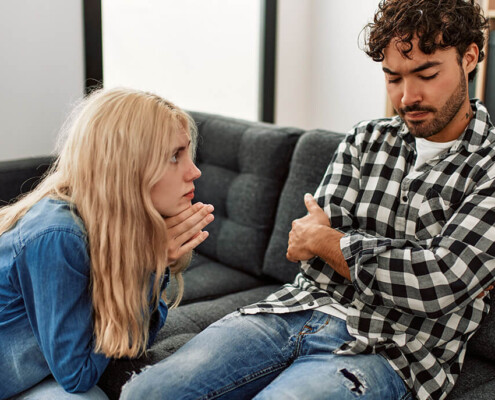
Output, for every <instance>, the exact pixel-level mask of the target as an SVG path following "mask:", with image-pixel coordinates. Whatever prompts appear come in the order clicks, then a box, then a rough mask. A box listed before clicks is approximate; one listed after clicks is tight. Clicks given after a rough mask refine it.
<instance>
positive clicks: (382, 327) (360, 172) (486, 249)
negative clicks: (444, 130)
mask: <svg viewBox="0 0 495 400" xmlns="http://www.w3.org/2000/svg"><path fill="white" fill-rule="evenodd" d="M471 106H472V108H473V112H474V114H475V115H474V118H473V119H472V120H471V121H470V123H469V125H468V127H467V128H466V130H465V132H464V133H463V134H462V135H461V137H460V138H459V139H458V140H457V141H456V142H455V143H454V145H453V146H452V147H451V148H450V150H447V151H446V152H444V153H442V154H440V155H439V156H437V157H436V158H434V159H432V160H430V161H429V162H428V163H427V164H426V165H423V166H422V167H420V168H419V169H418V170H417V171H415V170H414V162H415V159H416V150H415V140H414V138H413V137H412V136H411V134H410V133H409V131H408V129H407V127H406V125H405V124H404V123H403V122H402V121H401V119H400V118H398V117H394V118H388V119H380V120H375V121H368V122H363V123H360V124H358V125H357V126H356V127H355V128H354V129H353V131H352V132H351V133H350V134H348V135H347V137H346V139H345V140H344V141H343V142H342V143H341V144H340V147H339V148H338V150H337V152H336V154H335V155H334V157H333V159H332V162H331V163H330V165H329V167H328V170H327V172H326V174H325V176H324V178H323V180H322V182H321V184H320V186H319V188H318V189H317V191H316V194H315V198H316V199H317V201H318V203H319V204H320V206H321V207H322V208H323V209H324V211H325V212H326V213H327V215H328V216H329V220H330V224H331V226H332V227H333V228H335V229H338V230H340V231H341V232H343V233H344V234H345V236H344V237H343V238H342V239H341V241H340V246H341V250H342V252H343V254H344V257H345V259H346V261H347V264H348V266H349V268H350V273H351V277H352V278H351V279H352V282H351V281H348V280H346V279H344V278H342V277H341V276H340V275H338V274H337V273H335V272H334V271H333V269H332V268H331V267H329V266H328V265H327V264H325V262H324V261H322V260H321V259H320V258H314V259H312V260H310V261H309V262H302V263H301V265H300V273H299V274H298V275H297V276H296V278H295V281H294V282H293V283H292V284H287V285H285V286H283V287H282V288H281V289H280V290H279V291H277V292H276V293H274V294H272V295H270V296H269V297H268V298H266V299H265V300H263V301H261V302H259V303H257V304H254V305H250V306H247V307H244V308H242V309H241V310H240V311H241V312H242V313H244V314H256V313H262V312H269V313H287V312H295V311H300V310H309V309H314V308H317V307H320V306H323V305H327V304H332V303H340V304H342V305H344V306H346V307H347V310H348V312H347V314H348V315H347V327H348V330H349V332H350V334H351V335H352V336H353V337H354V340H353V341H351V342H348V343H346V344H344V345H343V346H342V347H341V348H340V349H339V350H338V351H337V354H360V353H376V354H381V355H383V356H384V357H385V358H386V359H387V360H388V361H389V363H390V364H391V365H392V367H393V368H394V370H395V371H397V373H398V374H399V375H400V376H401V377H402V379H403V380H404V381H405V383H406V384H407V386H408V387H409V388H410V389H411V390H412V392H413V393H414V394H415V395H416V396H417V397H418V398H419V399H444V398H445V397H446V396H447V393H448V392H449V391H450V390H451V389H452V387H453V385H454V383H455V380H456V379H457V377H458V375H459V373H460V371H461V367H462V364H463V361H464V356H465V352H466V343H467V341H468V340H469V338H470V337H471V336H472V335H473V334H474V332H475V331H476V330H477V328H478V327H479V325H480V323H481V322H482V320H483V318H484V317H485V316H486V314H487V313H488V310H489V304H488V298H487V297H488V296H485V297H484V298H483V299H478V298H477V296H478V295H479V294H480V292H481V291H482V290H483V289H484V288H486V287H488V286H489V285H490V284H492V283H494V281H495V128H494V127H493V125H492V124H491V123H490V121H489V117H488V115H487V110H486V108H485V107H484V106H483V105H482V104H481V103H480V102H479V101H478V102H475V101H472V102H471Z"/></svg>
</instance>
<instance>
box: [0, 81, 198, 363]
mask: <svg viewBox="0 0 495 400" xmlns="http://www.w3.org/2000/svg"><path fill="white" fill-rule="evenodd" d="M64 130H65V132H66V133H65V135H64V144H63V147H62V149H61V151H60V154H59V156H58V157H57V159H56V161H55V163H54V165H53V166H52V168H51V170H50V172H49V173H48V174H47V175H46V177H45V178H44V179H43V180H42V182H41V183H40V184H39V185H38V187H37V188H36V189H35V190H34V191H33V192H31V193H29V194H28V195H26V196H25V197H23V198H21V199H20V200H19V201H17V202H16V203H14V204H12V205H9V206H6V207H3V208H1V209H0V235H1V234H3V233H4V232H5V231H7V230H9V229H10V228H11V227H12V226H13V225H14V224H15V223H16V222H17V221H18V220H19V219H20V218H21V217H22V216H23V215H24V214H25V213H26V212H27V211H28V210H29V209H30V208H31V207H32V206H33V205H34V204H35V203H36V202H38V201H39V200H40V199H42V198H43V197H46V196H50V197H54V198H60V199H63V200H66V201H68V202H69V203H70V204H71V205H72V206H73V207H74V209H75V210H74V211H77V213H78V214H79V215H80V216H81V219H82V221H83V222H84V228H85V230H86V232H87V237H88V251H89V255H90V260H91V291H92V300H93V307H94V334H95V351H97V352H101V353H103V354H105V355H106V356H108V357H117V358H118V357H123V356H127V357H135V356H138V355H140V354H142V353H143V352H144V351H145V350H146V344H147V342H148V330H149V321H150V315H151V311H152V310H150V300H151V304H153V305H154V306H155V308H156V307H157V305H158V302H159V296H160V285H161V282H162V280H163V278H164V274H165V270H166V267H167V264H168V263H167V230H166V225H165V222H164V219H163V217H162V216H161V215H160V214H159V213H158V212H157V211H156V209H155V208H154V206H153V203H152V201H151V196H150V192H151V188H152V186H153V185H154V184H155V183H156V182H157V181H158V180H159V179H160V177H161V176H162V175H163V173H164V171H165V168H166V166H167V165H168V164H169V163H168V161H169V160H170V158H171V157H172V153H171V152H172V150H173V149H171V138H172V135H174V134H175V133H177V132H179V131H186V132H188V133H189V134H190V135H191V143H192V144H193V145H192V146H191V147H192V151H193V152H194V144H195V139H196V131H195V124H194V122H193V121H192V119H191V118H190V117H189V116H188V115H187V114H186V113H185V112H183V111H182V110H180V109H179V108H178V107H176V106H175V105H174V104H172V103H170V102H168V101H166V100H164V99H162V98H161V97H159V96H157V95H154V94H151V93H145V92H140V91H136V90H129V89H113V90H98V91H95V92H93V93H92V94H91V95H89V96H88V97H87V98H86V99H84V100H83V101H82V103H81V104H80V105H79V106H78V107H76V109H75V111H74V113H73V115H72V117H71V118H70V119H69V121H68V123H67V124H66V128H65V129H64ZM185 266H187V263H185V262H178V263H175V264H174V265H172V266H171V267H170V268H171V273H172V276H175V277H176V278H177V280H178V283H179V285H178V286H179V293H178V294H177V296H176V302H175V303H174V305H176V304H177V303H178V301H180V297H181V295H182V288H183V283H182V276H181V270H182V269H183V268H185Z"/></svg>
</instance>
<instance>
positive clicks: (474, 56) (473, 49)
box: [462, 43, 480, 74]
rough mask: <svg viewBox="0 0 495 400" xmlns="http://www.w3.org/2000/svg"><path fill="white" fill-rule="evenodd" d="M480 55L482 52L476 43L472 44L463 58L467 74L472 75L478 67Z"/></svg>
mask: <svg viewBox="0 0 495 400" xmlns="http://www.w3.org/2000/svg"><path fill="white" fill-rule="evenodd" d="M479 55H480V50H479V48H478V45H477V44H476V43H471V44H470V45H469V46H468V48H467V49H466V51H465V52H464V56H463V57H462V64H463V67H464V69H465V71H466V73H468V74H469V73H470V72H471V71H473V70H474V69H475V68H476V65H478V57H479Z"/></svg>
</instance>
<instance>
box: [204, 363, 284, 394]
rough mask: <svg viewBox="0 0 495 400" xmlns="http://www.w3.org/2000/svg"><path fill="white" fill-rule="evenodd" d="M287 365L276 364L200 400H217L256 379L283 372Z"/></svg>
mask: <svg viewBox="0 0 495 400" xmlns="http://www.w3.org/2000/svg"><path fill="white" fill-rule="evenodd" d="M287 365H288V363H286V362H285V363H279V364H275V365H272V366H270V367H267V368H264V369H262V370H260V371H257V372H255V373H252V374H249V375H246V376H245V377H242V378H240V379H238V380H237V381H236V382H234V383H231V384H229V385H226V386H224V387H222V388H220V389H216V390H214V391H213V392H210V393H208V394H206V395H204V396H202V397H199V398H198V400H210V399H216V398H218V397H220V396H223V395H224V394H226V393H228V392H231V391H232V390H235V389H237V388H239V387H241V386H243V385H245V384H247V383H250V382H252V381H254V380H256V379H259V378H262V377H263V376H266V375H269V374H271V373H273V372H276V371H279V370H282V369H284V368H286V367H287Z"/></svg>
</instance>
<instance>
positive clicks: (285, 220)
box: [263, 130, 344, 282]
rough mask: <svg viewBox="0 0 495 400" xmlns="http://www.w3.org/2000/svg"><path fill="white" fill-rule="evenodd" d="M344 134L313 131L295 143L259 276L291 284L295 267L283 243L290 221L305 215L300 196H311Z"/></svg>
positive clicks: (295, 271) (296, 270)
mask: <svg viewBox="0 0 495 400" xmlns="http://www.w3.org/2000/svg"><path fill="white" fill-rule="evenodd" d="M343 139H344V134H341V133H335V132H329V131H323V130H315V131H309V132H306V133H305V134H304V135H303V136H302V137H301V138H300V139H299V141H298V143H297V145H296V149H295V151H294V155H293V156H292V161H291V164H290V171H289V175H288V177H287V181H286V182H285V185H284V188H283V190H282V194H281V196H280V201H279V205H278V210H277V216H276V220H275V226H274V229H273V233H272V236H271V238H270V243H269V245H268V249H267V251H266V256H265V260H264V263H263V273H264V274H266V275H269V276H271V277H273V278H275V279H277V280H279V281H281V282H291V281H292V280H293V278H294V276H295V275H296V274H297V273H298V271H299V264H298V263H292V262H290V261H288V260H287V258H286V256H285V255H286V252H287V242H288V238H289V232H290V229H291V224H292V221H293V220H295V219H297V218H301V217H303V216H304V215H306V214H307V210H306V207H305V205H304V200H303V197H304V194H305V193H311V194H314V192H315V191H316V188H317V187H318V185H319V184H320V182H321V180H322V178H323V175H324V174H325V171H326V170H327V167H328V164H329V162H330V160H331V159H332V156H333V154H334V153H335V150H336V149H337V146H338V145H339V143H340V142H341V141H342V140H343Z"/></svg>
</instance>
